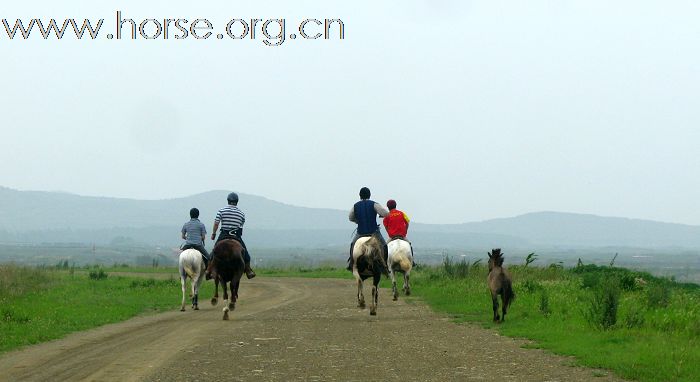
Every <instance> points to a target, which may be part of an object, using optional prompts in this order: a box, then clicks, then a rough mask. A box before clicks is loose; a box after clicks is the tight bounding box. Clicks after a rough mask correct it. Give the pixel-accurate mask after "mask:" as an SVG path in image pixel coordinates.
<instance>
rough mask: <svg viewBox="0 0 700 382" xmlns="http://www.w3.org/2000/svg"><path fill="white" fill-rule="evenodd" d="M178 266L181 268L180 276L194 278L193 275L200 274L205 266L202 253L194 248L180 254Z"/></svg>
mask: <svg viewBox="0 0 700 382" xmlns="http://www.w3.org/2000/svg"><path fill="white" fill-rule="evenodd" d="M178 265H179V268H180V274H186V275H188V276H190V277H192V275H194V274H196V273H199V272H200V271H201V270H202V268H203V266H204V261H203V260H202V253H201V252H199V251H198V250H196V249H194V248H190V249H186V250H184V251H182V252H180V258H179V260H178ZM183 272H184V273H183Z"/></svg>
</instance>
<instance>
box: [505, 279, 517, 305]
mask: <svg viewBox="0 0 700 382" xmlns="http://www.w3.org/2000/svg"><path fill="white" fill-rule="evenodd" d="M503 297H504V299H503V305H505V306H506V308H508V307H509V306H510V303H511V302H513V300H515V292H513V284H512V283H511V281H510V280H509V279H506V280H505V283H504V284H503Z"/></svg>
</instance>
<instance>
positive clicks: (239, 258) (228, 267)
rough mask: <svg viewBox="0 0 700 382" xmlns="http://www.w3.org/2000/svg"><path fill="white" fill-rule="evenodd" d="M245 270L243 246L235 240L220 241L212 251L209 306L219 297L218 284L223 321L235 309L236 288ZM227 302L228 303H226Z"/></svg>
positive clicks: (215, 302) (214, 303)
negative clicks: (220, 291)
mask: <svg viewBox="0 0 700 382" xmlns="http://www.w3.org/2000/svg"><path fill="white" fill-rule="evenodd" d="M244 269H245V262H244V261H243V246H242V245H241V243H239V242H237V241H236V240H231V239H228V240H221V241H219V242H218V243H217V244H216V245H215V246H214V249H213V250H212V260H211V273H212V276H213V278H214V297H212V298H211V304H212V305H216V304H217V302H218V300H217V299H218V297H219V283H221V286H222V289H223V291H224V309H223V312H224V320H228V312H229V311H232V310H234V309H235V308H236V301H237V300H238V287H239V286H240V283H241V277H242V276H243V272H244ZM226 283H229V288H230V289H231V299H230V300H229V297H228V289H226ZM227 301H228V302H227Z"/></svg>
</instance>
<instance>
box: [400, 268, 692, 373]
mask: <svg viewBox="0 0 700 382" xmlns="http://www.w3.org/2000/svg"><path fill="white" fill-rule="evenodd" d="M506 267H507V268H508V270H509V272H510V273H511V275H512V276H513V281H514V289H515V293H517V294H518V298H517V300H515V302H514V303H513V304H512V305H511V307H510V310H509V312H508V315H507V316H506V321H505V322H504V323H502V324H499V325H496V324H494V323H493V322H492V318H493V316H492V310H491V298H490V294H489V290H488V286H487V283H486V278H487V274H488V270H487V269H486V267H485V266H483V265H480V264H477V265H476V266H471V267H469V271H468V272H463V273H461V274H463V275H464V277H455V274H458V273H459V272H457V271H455V269H458V268H456V267H455V265H454V263H453V262H450V263H447V265H446V263H443V264H442V265H441V266H437V267H432V268H421V269H420V271H418V272H415V273H413V274H412V276H413V277H412V281H413V289H412V291H413V293H414V295H416V296H418V297H420V298H422V299H423V300H424V301H426V302H427V303H428V304H429V305H431V306H432V307H433V308H434V309H436V310H438V311H443V312H446V313H448V314H449V315H451V316H452V317H453V318H454V319H455V320H457V321H469V322H475V323H479V324H481V325H483V326H485V327H491V328H496V329H497V330H499V331H500V332H501V333H503V334H505V335H509V336H515V337H525V338H530V339H533V340H535V341H536V343H537V345H536V346H537V347H542V348H547V349H551V350H553V351H555V352H557V353H561V354H567V355H573V356H576V357H577V359H578V360H579V362H580V363H581V364H582V365H586V366H592V367H599V368H607V369H612V370H614V371H615V373H617V374H618V375H620V376H622V377H625V378H630V379H636V380H642V381H697V376H698V375H700V341H698V340H699V338H700V287H699V286H698V285H695V284H678V283H674V282H673V281H671V280H667V279H662V278H656V277H653V276H651V275H650V274H648V273H644V272H634V271H630V270H626V269H622V268H616V267H597V266H591V265H585V266H584V265H582V266H579V267H576V268H573V269H564V268H562V267H560V266H553V267H550V266H547V267H533V266H532V265H531V264H530V266H508V264H506Z"/></svg>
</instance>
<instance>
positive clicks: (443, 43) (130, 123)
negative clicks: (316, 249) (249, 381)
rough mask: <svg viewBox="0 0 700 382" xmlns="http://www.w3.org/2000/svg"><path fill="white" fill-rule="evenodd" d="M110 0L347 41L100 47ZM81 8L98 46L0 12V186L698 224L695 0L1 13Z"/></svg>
mask: <svg viewBox="0 0 700 382" xmlns="http://www.w3.org/2000/svg"><path fill="white" fill-rule="evenodd" d="M117 10H121V11H122V12H123V16H124V17H128V18H133V19H135V20H137V22H140V21H142V20H144V19H147V18H155V19H165V18H186V19H188V20H190V22H191V21H192V20H194V19H196V18H207V19H208V20H210V21H211V22H212V23H213V24H214V26H213V28H214V31H213V32H214V33H218V32H219V31H222V30H223V28H224V26H225V24H226V23H227V22H228V20H230V19H233V18H245V19H251V18H261V19H269V18H286V23H287V24H286V34H287V35H289V34H290V33H294V32H296V29H297V27H298V24H299V23H300V22H301V21H302V20H304V19H306V18H317V19H321V20H322V19H324V18H339V19H342V20H343V22H344V24H345V40H342V41H340V40H338V39H337V37H335V36H334V38H333V39H331V40H322V39H319V40H313V41H310V40H309V41H306V40H301V39H297V40H291V39H289V38H287V39H286V41H285V42H284V44H282V45H281V46H278V47H268V46H266V45H265V44H264V43H263V42H262V40H263V38H262V36H260V31H258V32H257V33H258V36H257V37H258V39H257V40H250V39H247V40H241V41H238V40H231V39H229V38H228V37H226V38H224V39H222V40H218V39H216V38H213V37H212V38H210V39H208V40H202V41H198V40H194V39H192V38H188V39H185V40H175V39H173V38H171V39H169V40H163V39H158V40H145V39H143V38H139V39H138V40H137V41H131V40H121V41H117V40H108V39H107V38H106V37H105V35H106V33H109V32H113V31H114V28H115V18H116V16H115V14H116V11H117ZM68 17H73V18H77V19H79V20H80V23H82V19H83V18H92V19H94V20H95V22H96V20H97V19H99V18H104V19H105V22H104V25H103V27H102V28H103V29H102V31H101V32H100V33H101V35H100V37H99V38H98V39H96V40H94V41H91V40H88V39H84V40H81V41H79V40H77V39H76V38H75V37H74V36H72V35H71V33H72V32H69V33H67V36H66V37H64V39H63V40H61V41H57V40H56V38H55V37H52V38H50V39H48V40H43V39H42V38H41V36H40V35H39V34H38V33H36V34H35V35H32V37H31V38H30V39H29V40H26V41H25V40H21V39H15V40H12V41H10V40H9V39H8V37H7V35H6V34H5V30H4V29H5V28H4V27H3V26H1V25H0V89H1V90H2V91H0V129H1V134H2V135H1V136H2V143H3V145H2V150H0V161H1V162H2V163H3V165H2V166H0V185H3V186H7V187H12V188H17V189H22V190H60V191H67V192H72V193H78V194H84V195H101V196H118V197H129V198H147V199H159V198H169V197H179V196H185V195H190V194H194V193H199V192H203V191H207V190H211V189H230V190H236V191H239V192H244V193H252V194H258V195H261V196H265V197H268V198H271V199H275V200H278V201H282V202H285V203H289V204H295V205H301V206H310V207H330V208H340V209H349V208H350V206H351V205H352V204H353V203H354V202H355V201H356V200H357V199H358V196H357V194H358V191H359V189H360V187H362V186H365V185H366V186H369V187H370V188H371V189H372V193H373V195H372V196H373V198H374V199H375V200H377V201H380V202H385V201H386V199H388V198H395V199H396V200H397V201H398V204H399V209H403V210H405V211H406V212H407V213H408V214H409V215H411V216H412V218H414V220H416V221H421V222H426V223H440V222H443V223H455V222H464V221H474V220H481V219H487V218H494V217H505V216H512V215H516V214H521V213H526V212H533V211H540V210H554V211H568V212H581V213H593V214H599V215H609V216H625V217H635V218H646V219H655V220H662V221H670V222H679V223H689V224H700V203H699V202H698V198H699V196H700V102H699V101H700V97H699V94H698V92H699V90H700V23H699V22H698V20H700V3H699V2H697V1H639V0H635V1H608V0H606V1H592V0H585V1H584V0H582V1H492V0H488V1H465V0H460V1H436V0H424V1H405V0H402V1H374V0H373V1H329V0H318V1H316V0H308V1H289V0H287V1H267V2H264V4H263V2H260V1H247V2H241V1H228V0H227V1H207V2H194V1H172V0H169V1H159V2H156V1H148V2H144V1H129V0H123V1H99V2H95V1H61V2H56V1H32V2H31V4H30V2H5V3H3V5H2V7H0V18H6V19H8V20H9V22H10V24H11V25H14V20H15V19H17V18H23V19H25V20H26V22H25V24H28V21H29V19H31V18H44V19H45V20H47V21H48V19H49V18H56V19H60V20H61V21H62V20H63V19H64V18H68ZM312 26H314V27H315V25H312ZM258 28H260V25H258ZM311 29H312V28H311ZM270 30H271V31H272V32H275V33H276V30H275V29H274V28H273V27H270ZM126 33H128V32H126ZM242 203H244V202H243V201H242Z"/></svg>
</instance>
